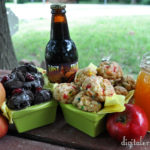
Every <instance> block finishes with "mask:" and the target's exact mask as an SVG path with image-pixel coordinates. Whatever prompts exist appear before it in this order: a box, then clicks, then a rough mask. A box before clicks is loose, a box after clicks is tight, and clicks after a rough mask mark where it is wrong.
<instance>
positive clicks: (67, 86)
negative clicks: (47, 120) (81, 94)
mask: <svg viewBox="0 0 150 150" xmlns="http://www.w3.org/2000/svg"><path fill="white" fill-rule="evenodd" d="M77 93H78V88H77V86H76V85H75V84H74V83H61V84H58V85H57V86H56V87H55V88H54V91H53V97H54V98H55V99H56V100H57V101H60V102H62V103H66V104H68V103H72V101H73V99H74V96H75V95H76V94H77Z"/></svg>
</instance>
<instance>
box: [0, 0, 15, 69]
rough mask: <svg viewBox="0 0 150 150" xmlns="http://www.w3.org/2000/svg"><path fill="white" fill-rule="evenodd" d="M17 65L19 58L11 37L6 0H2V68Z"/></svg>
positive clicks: (0, 36) (0, 43)
mask: <svg viewBox="0 0 150 150" xmlns="http://www.w3.org/2000/svg"><path fill="white" fill-rule="evenodd" d="M16 66H17V59H16V55H15V53H14V49H13V45H12V41H11V37H10V31H9V26H8V19H7V14H6V7H5V0H0V69H12V68H14V67H16Z"/></svg>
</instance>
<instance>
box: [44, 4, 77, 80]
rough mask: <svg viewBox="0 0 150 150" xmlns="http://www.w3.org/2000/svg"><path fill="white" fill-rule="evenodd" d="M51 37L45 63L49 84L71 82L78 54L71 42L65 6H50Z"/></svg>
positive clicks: (75, 69)
mask: <svg viewBox="0 0 150 150" xmlns="http://www.w3.org/2000/svg"><path fill="white" fill-rule="evenodd" d="M51 9H52V20H51V35H50V41H49V42H48V44H47V46H46V52H45V61H46V67H47V75H48V78H49V80H50V82H57V83H60V82H72V81H73V79H74V76H75V73H76V71H77V69H78V53H77V50H76V46H75V43H74V42H73V41H72V40H71V38H70V34H69V29H68V24H67V19H66V15H65V13H66V10H65V5H54V4H53V5H51Z"/></svg>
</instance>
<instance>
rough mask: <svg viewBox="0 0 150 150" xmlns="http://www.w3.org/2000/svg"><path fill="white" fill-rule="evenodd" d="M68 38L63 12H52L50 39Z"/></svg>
mask: <svg viewBox="0 0 150 150" xmlns="http://www.w3.org/2000/svg"><path fill="white" fill-rule="evenodd" d="M64 39H70V34H69V29H68V24H67V19H66V15H65V13H52V20H51V40H64Z"/></svg>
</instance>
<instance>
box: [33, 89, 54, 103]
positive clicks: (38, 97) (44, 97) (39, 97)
mask: <svg viewBox="0 0 150 150" xmlns="http://www.w3.org/2000/svg"><path fill="white" fill-rule="evenodd" d="M51 98H52V93H51V92H50V91H48V90H40V91H37V92H36V94H35V100H34V104H39V103H43V102H47V101H50V100H51Z"/></svg>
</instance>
